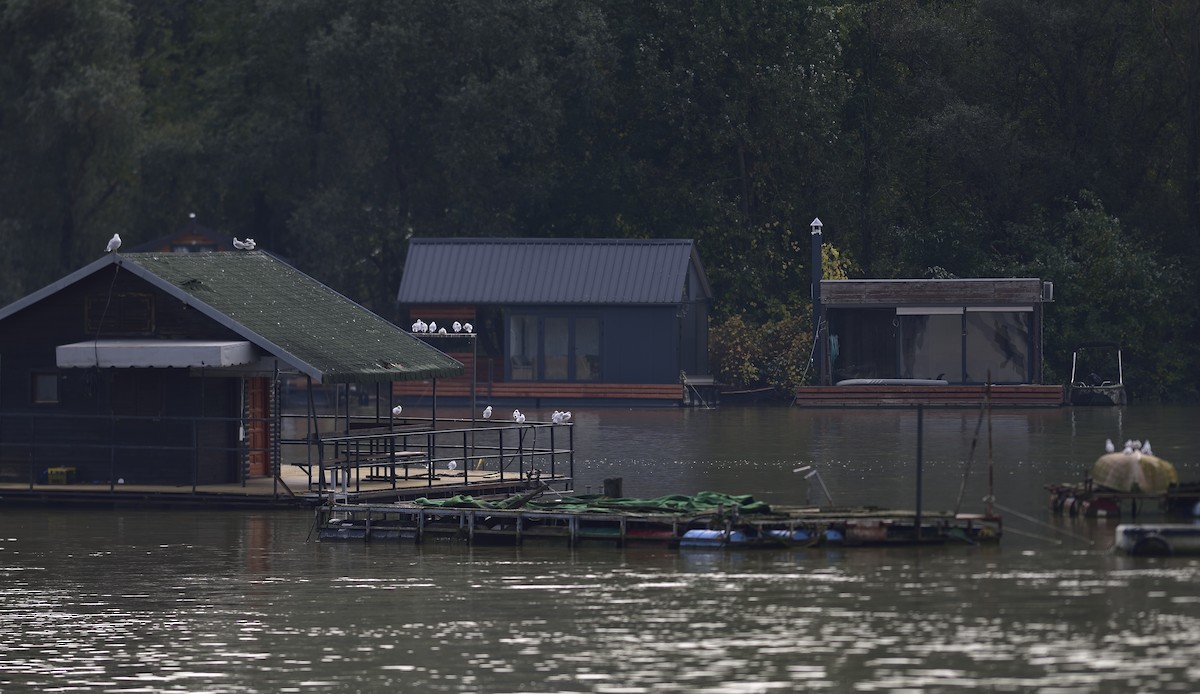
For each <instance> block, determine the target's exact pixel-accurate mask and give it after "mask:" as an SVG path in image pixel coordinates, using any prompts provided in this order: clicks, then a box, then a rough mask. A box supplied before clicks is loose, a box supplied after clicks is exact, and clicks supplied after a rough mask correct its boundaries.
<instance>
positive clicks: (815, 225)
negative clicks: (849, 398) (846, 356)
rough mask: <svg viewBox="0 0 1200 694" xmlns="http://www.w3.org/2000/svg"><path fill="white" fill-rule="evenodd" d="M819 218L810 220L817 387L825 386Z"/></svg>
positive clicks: (814, 369) (814, 365)
mask: <svg viewBox="0 0 1200 694" xmlns="http://www.w3.org/2000/svg"><path fill="white" fill-rule="evenodd" d="M822 226H823V225H822V224H821V218H820V217H813V220H812V263H811V266H812V311H813V313H812V325H813V373H814V374H815V375H816V382H817V385H825V368H824V367H825V341H824V340H823V339H822V338H821V275H822V274H823V273H822V272H821V241H822V238H823V237H822V234H821V228H822Z"/></svg>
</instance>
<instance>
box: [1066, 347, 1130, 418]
mask: <svg viewBox="0 0 1200 694" xmlns="http://www.w3.org/2000/svg"><path fill="white" fill-rule="evenodd" d="M1081 356H1086V358H1085V359H1080V357H1081ZM1114 360H1115V365H1114V363H1113V362H1114ZM1114 368H1115V372H1116V374H1115V378H1116V380H1112V379H1113V373H1112V371H1113V370H1114ZM1084 371H1086V374H1084ZM1102 372H1103V373H1105V374H1107V375H1101V373H1102ZM1067 402H1068V403H1069V404H1071V405H1125V404H1128V397H1127V396H1126V395H1125V370H1124V365H1123V363H1122V361H1121V345H1120V344H1119V343H1117V342H1106V341H1096V342H1081V343H1079V345H1077V346H1076V347H1075V352H1074V353H1073V354H1072V355H1071V382H1070V383H1069V384H1068V385H1067Z"/></svg>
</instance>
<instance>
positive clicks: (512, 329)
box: [508, 316, 538, 381]
mask: <svg viewBox="0 0 1200 694" xmlns="http://www.w3.org/2000/svg"><path fill="white" fill-rule="evenodd" d="M537 364H538V319H537V317H536V316H513V317H512V320H511V321H510V322H509V326H508V368H509V374H510V375H509V378H511V379H512V380H514V381H532V380H534V379H535V378H537Z"/></svg>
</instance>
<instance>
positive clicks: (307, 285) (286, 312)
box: [110, 251, 463, 383]
mask: <svg viewBox="0 0 1200 694" xmlns="http://www.w3.org/2000/svg"><path fill="white" fill-rule="evenodd" d="M110 258H111V259H112V261H113V262H116V263H118V264H120V265H121V266H122V267H123V268H124V269H127V270H129V271H130V272H133V273H134V274H137V275H139V276H141V277H142V278H143V279H146V280H147V281H149V282H151V283H152V284H155V285H158V286H159V287H160V288H162V289H164V290H166V291H168V292H169V293H172V294H175V295H177V296H180V298H182V299H183V300H185V301H186V302H187V303H188V304H189V305H194V306H196V307H197V308H199V309H200V310H201V311H204V312H205V313H206V315H208V316H209V317H210V318H212V319H213V320H216V321H217V322H219V323H221V324H223V325H225V326H227V327H229V328H230V329H231V330H233V331H235V332H237V333H239V334H241V335H242V336H244V337H245V338H246V339H247V340H250V341H251V342H253V343H255V344H256V345H258V346H259V347H260V348H262V349H263V350H266V351H267V352H270V353H272V354H274V355H275V356H277V357H279V358H281V359H283V360H284V361H287V362H288V363H290V364H292V365H293V366H295V367H296V368H298V369H300V370H301V371H302V372H304V373H307V374H308V375H310V376H312V377H314V378H315V379H317V380H319V381H321V382H325V383H346V382H357V383H361V382H377V381H405V380H417V379H425V378H442V377H447V376H458V375H461V374H462V372H463V366H462V364H461V363H459V362H458V361H456V360H455V359H452V358H451V357H449V356H447V355H445V354H443V353H442V352H440V351H439V350H437V349H434V348H433V347H430V346H429V345H427V344H425V343H424V342H421V341H420V340H418V339H417V338H415V337H413V336H412V335H409V334H408V333H406V332H404V331H403V330H401V329H400V328H398V327H396V326H395V325H393V324H392V323H389V322H388V321H386V320H384V319H382V318H380V317H379V316H377V315H375V314H374V313H372V312H370V311H368V310H367V309H365V308H363V307H362V306H359V305H358V304H356V303H354V302H353V301H350V300H349V299H347V298H346V297H344V296H342V295H341V294H338V293H337V292H335V291H333V290H332V289H330V288H329V287H326V286H325V285H323V284H321V283H320V282H317V281H316V280H314V279H313V278H311V277H309V276H308V275H305V274H304V273H302V272H300V271H298V270H296V269H295V268H292V267H291V266H289V265H287V264H286V263H283V262H280V261H279V260H277V259H275V258H274V257H272V256H271V255H269V254H266V253H263V252H261V251H242V252H233V253H126V254H122V255H120V256H116V257H113V256H110Z"/></svg>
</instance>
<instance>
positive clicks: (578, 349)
mask: <svg viewBox="0 0 1200 694" xmlns="http://www.w3.org/2000/svg"><path fill="white" fill-rule="evenodd" d="M575 380H576V381H598V380H600V319H599V318H576V319H575Z"/></svg>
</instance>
